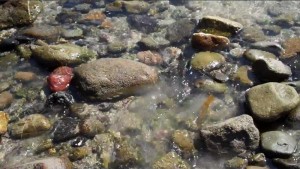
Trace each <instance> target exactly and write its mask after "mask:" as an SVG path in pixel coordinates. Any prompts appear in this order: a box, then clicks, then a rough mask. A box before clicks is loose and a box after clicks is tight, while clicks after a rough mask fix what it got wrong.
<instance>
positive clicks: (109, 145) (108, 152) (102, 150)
mask: <svg viewBox="0 0 300 169" xmlns="http://www.w3.org/2000/svg"><path fill="white" fill-rule="evenodd" d="M94 140H95V142H96V144H97V145H98V154H99V158H100V159H101V161H102V166H103V167H104V168H106V169H107V168H110V167H111V163H112V161H113V158H114V156H113V154H114V138H113V136H112V135H111V134H110V133H104V134H98V135H96V136H95V138H94Z"/></svg>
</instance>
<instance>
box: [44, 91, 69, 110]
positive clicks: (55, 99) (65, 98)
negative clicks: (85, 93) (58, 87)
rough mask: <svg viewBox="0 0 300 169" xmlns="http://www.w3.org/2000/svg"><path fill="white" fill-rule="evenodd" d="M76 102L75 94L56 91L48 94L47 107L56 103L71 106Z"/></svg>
mask: <svg viewBox="0 0 300 169" xmlns="http://www.w3.org/2000/svg"><path fill="white" fill-rule="evenodd" d="M73 103H75V100H74V98H73V96H72V95H71V94H69V93H67V92H63V91H60V92H55V93H52V94H50V95H49V96H48V98H47V100H46V103H45V107H52V106H54V105H62V106H66V107H69V106H70V105H71V104H73Z"/></svg>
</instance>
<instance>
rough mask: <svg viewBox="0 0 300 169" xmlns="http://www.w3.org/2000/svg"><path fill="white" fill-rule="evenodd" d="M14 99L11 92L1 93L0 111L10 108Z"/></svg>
mask: <svg viewBox="0 0 300 169" xmlns="http://www.w3.org/2000/svg"><path fill="white" fill-rule="evenodd" d="M13 99H14V98H13V95H12V94H11V93H10V92H9V91H4V92H2V93H0V110H3V109H5V108H7V107H9V106H10V105H11V103H12V102H13Z"/></svg>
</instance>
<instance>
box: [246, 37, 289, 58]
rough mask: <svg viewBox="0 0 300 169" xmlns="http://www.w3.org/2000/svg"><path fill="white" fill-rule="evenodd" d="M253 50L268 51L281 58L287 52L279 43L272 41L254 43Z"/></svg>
mask: <svg viewBox="0 0 300 169" xmlns="http://www.w3.org/2000/svg"><path fill="white" fill-rule="evenodd" d="M251 49H259V50H263V51H267V52H270V53H273V54H274V55H276V56H281V55H282V54H283V53H284V52H285V50H284V49H283V47H282V46H281V45H280V44H279V43H277V42H272V41H260V42H255V43H252V44H251Z"/></svg>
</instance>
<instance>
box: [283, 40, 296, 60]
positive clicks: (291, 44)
mask: <svg viewBox="0 0 300 169" xmlns="http://www.w3.org/2000/svg"><path fill="white" fill-rule="evenodd" d="M299 44H300V38H290V39H287V40H286V41H285V42H284V44H283V47H284V50H285V52H284V54H283V55H282V58H291V57H295V56H297V54H298V53H300V45H299Z"/></svg>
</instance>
